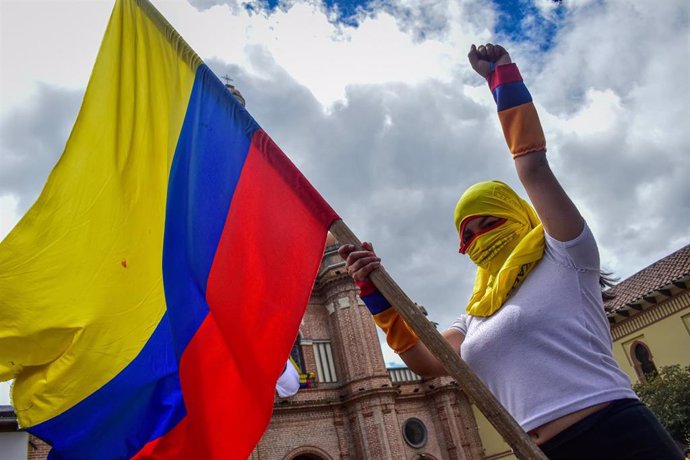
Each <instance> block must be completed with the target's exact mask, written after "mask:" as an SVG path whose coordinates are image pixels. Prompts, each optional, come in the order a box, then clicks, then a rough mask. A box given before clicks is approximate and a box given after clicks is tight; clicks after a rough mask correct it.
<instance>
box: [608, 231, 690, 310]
mask: <svg viewBox="0 0 690 460" xmlns="http://www.w3.org/2000/svg"><path fill="white" fill-rule="evenodd" d="M688 275H690V244H689V245H687V246H685V247H683V248H681V249H679V250H677V251H676V252H674V253H673V254H669V255H668V256H666V257H664V258H663V259H661V260H658V261H656V262H654V263H653V264H652V265H650V266H649V267H647V268H644V269H642V270H640V271H639V272H637V273H635V274H634V275H632V276H631V277H630V278H627V279H625V280H623V281H621V282H620V283H618V284H617V285H616V286H614V287H613V288H611V290H610V291H609V292H610V293H612V294H614V295H615V296H616V297H615V298H614V299H612V300H609V301H608V302H606V304H605V306H606V309H607V310H609V311H615V310H617V309H619V308H620V307H622V306H624V305H626V304H628V303H634V302H635V301H636V300H638V299H640V298H641V297H642V296H645V295H647V294H649V293H651V292H652V291H655V290H656V289H659V288H662V287H664V286H667V285H668V284H669V283H671V282H672V281H675V280H678V279H679V278H684V277H687V276H688Z"/></svg>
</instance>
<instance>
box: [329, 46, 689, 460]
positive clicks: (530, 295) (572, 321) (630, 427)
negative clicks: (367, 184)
mask: <svg viewBox="0 0 690 460" xmlns="http://www.w3.org/2000/svg"><path fill="white" fill-rule="evenodd" d="M468 58H469V62H470V64H471V66H472V68H473V69H474V70H475V71H476V72H477V73H478V74H479V75H481V76H482V77H484V78H486V80H487V81H488V83H489V87H490V89H491V91H492V93H493V96H494V99H495V100H496V104H497V106H498V116H499V119H500V122H501V125H502V128H503V133H504V136H505V138H506V142H507V144H508V148H509V149H510V151H511V153H512V154H513V157H514V162H515V168H516V170H517V174H518V177H519V179H520V182H521V183H522V184H523V186H524V188H525V190H526V191H527V194H528V196H529V199H530V201H531V203H532V205H533V206H534V207H532V205H530V204H529V203H528V202H527V201H525V200H523V199H522V198H520V197H519V196H518V195H517V194H516V193H515V192H514V191H513V190H512V189H511V188H510V187H508V186H507V185H506V184H504V183H502V182H497V181H489V182H481V183H478V184H475V185H473V186H471V187H470V188H469V189H467V190H466V191H465V192H464V193H463V194H462V196H461V197H460V200H459V201H458V203H457V206H456V209H455V216H454V221H455V228H456V229H457V231H458V234H459V237H460V253H462V254H467V255H468V256H469V257H470V259H471V260H472V261H473V262H474V263H475V264H476V265H477V273H476V278H475V285H474V289H473V291H472V295H471V297H470V300H469V302H468V305H467V312H466V313H465V314H462V315H460V317H459V318H458V319H457V320H456V321H455V322H454V323H453V324H452V325H451V327H450V328H449V329H448V330H446V331H445V332H443V336H444V338H445V339H446V340H447V341H448V343H449V344H450V345H451V346H452V347H453V349H455V350H458V352H459V353H460V355H461V356H462V358H463V359H464V360H465V362H467V364H468V365H469V366H470V367H471V368H472V370H473V371H474V372H475V373H476V374H477V376H478V377H479V378H480V379H481V380H482V381H483V382H484V383H485V384H486V386H487V387H488V388H489V390H490V391H491V392H492V393H493V394H494V395H495V396H496V398H497V399H498V400H499V401H500V402H501V404H503V406H505V408H506V409H507V410H508V412H509V413H510V414H511V415H512V416H513V417H514V418H515V419H516V421H517V422H518V423H519V424H520V426H521V427H522V428H523V429H524V430H525V431H526V432H527V433H529V435H530V436H531V437H532V439H533V440H534V441H535V443H536V444H537V445H538V446H540V448H541V449H542V450H543V451H544V453H545V454H546V455H547V456H548V457H549V458H551V459H579V460H583V459H587V460H592V459H616V460H620V459H635V460H640V459H650V460H651V459H654V460H664V459H669V460H678V459H680V458H682V454H681V452H680V451H679V450H678V448H677V446H676V445H675V444H674V442H673V440H672V439H671V437H670V435H669V434H668V433H667V432H666V431H665V430H664V428H663V427H662V426H661V425H660V424H659V422H658V420H657V419H656V418H655V416H654V415H653V414H652V413H651V412H650V411H649V409H648V408H647V407H646V406H644V405H643V404H642V403H641V402H640V401H639V399H638V397H637V395H636V394H635V393H634V392H633V390H632V389H631V385H630V381H629V379H628V377H627V376H626V375H625V374H624V373H623V371H621V369H620V368H619V367H618V365H617V363H616V361H615V360H614V358H613V355H612V349H611V347H612V343H611V334H610V329H609V323H608V321H607V318H606V315H605V313H604V307H603V302H602V298H601V289H600V285H599V277H600V265H599V253H598V250H597V245H596V242H595V240H594V237H593V236H592V233H591V231H590V229H589V228H588V226H587V224H586V222H585V221H584V219H583V218H582V216H581V215H580V213H579V212H578V210H577V208H576V207H575V205H574V204H573V202H572V201H571V200H570V198H569V197H568V195H567V194H566V193H565V191H564V190H563V188H562V187H561V186H560V184H559V183H558V181H557V180H556V177H555V176H554V174H553V173H552V171H551V169H550V167H549V164H548V162H547V159H546V141H545V139H544V133H543V131H542V128H541V124H540V122H539V118H538V115H537V112H536V109H535V107H534V104H533V103H532V98H531V96H530V93H529V92H528V90H527V88H526V87H525V85H524V83H523V81H522V77H521V75H520V72H519V70H518V68H517V66H516V65H515V64H514V63H512V62H511V59H510V56H509V54H508V53H507V51H506V50H505V49H504V48H503V47H501V46H499V45H495V46H494V45H491V44H487V45H482V46H479V47H475V45H472V48H471V50H470V52H469V55H468ZM363 246H364V248H363V249H356V248H355V247H354V246H352V245H343V246H341V247H340V255H341V256H342V257H343V259H345V260H346V267H347V270H348V272H349V273H350V274H351V275H352V276H353V278H354V279H355V281H356V282H357V284H358V285H359V287H360V290H361V292H360V296H361V297H362V299H363V300H364V302H365V303H366V305H367V307H369V309H370V311H371V312H372V314H373V316H374V320H375V322H376V323H377V325H379V327H381V328H382V329H383V330H384V332H385V333H386V337H387V342H388V344H389V346H390V347H391V348H393V350H394V351H396V352H397V353H398V354H399V355H400V357H401V358H402V360H403V361H404V362H405V363H406V364H407V365H408V366H409V368H410V369H411V370H412V371H414V372H416V373H418V374H420V375H424V376H440V375H446V374H447V373H446V371H445V369H444V367H443V365H442V363H441V362H439V360H438V359H437V358H436V357H435V356H434V355H433V354H432V353H431V352H430V351H429V350H428V349H427V348H426V346H424V344H422V343H421V342H420V341H419V340H418V338H417V337H416V335H415V334H414V332H412V330H411V329H410V328H409V327H408V325H407V324H406V323H405V321H404V320H403V319H402V317H401V316H399V314H398V313H397V311H396V310H395V308H392V307H391V305H390V304H389V303H388V301H387V300H386V299H385V298H384V297H383V296H382V295H381V294H380V293H379V292H378V291H377V290H376V288H375V287H374V286H373V284H372V283H371V282H370V281H369V280H368V275H369V273H371V272H372V271H373V270H375V269H376V268H378V267H379V266H380V264H381V260H380V258H378V257H377V256H376V254H375V253H374V250H373V247H372V246H371V244H370V243H364V245H363Z"/></svg>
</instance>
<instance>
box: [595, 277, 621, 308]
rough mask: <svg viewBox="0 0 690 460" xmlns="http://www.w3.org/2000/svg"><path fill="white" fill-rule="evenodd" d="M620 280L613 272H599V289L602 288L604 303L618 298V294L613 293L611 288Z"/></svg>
mask: <svg viewBox="0 0 690 460" xmlns="http://www.w3.org/2000/svg"><path fill="white" fill-rule="evenodd" d="M618 280H619V279H618V278H616V277H615V276H613V273H611V272H605V271H603V270H601V271H600V272H599V287H601V298H602V299H603V301H604V302H608V301H609V300H613V299H615V298H616V294H614V293H613V292H611V288H612V287H614V286H615V285H616V283H617V282H618Z"/></svg>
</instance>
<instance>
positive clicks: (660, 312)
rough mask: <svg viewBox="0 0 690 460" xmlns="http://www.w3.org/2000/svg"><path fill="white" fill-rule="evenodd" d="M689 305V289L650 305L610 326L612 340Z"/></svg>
mask: <svg viewBox="0 0 690 460" xmlns="http://www.w3.org/2000/svg"><path fill="white" fill-rule="evenodd" d="M688 306H690V291H686V292H684V293H683V294H682V295H679V296H676V297H673V298H670V299H668V300H665V301H663V302H661V303H659V304H656V305H654V306H651V307H649V308H647V309H645V310H643V311H641V312H639V313H637V314H636V315H633V316H631V317H629V318H626V319H625V320H623V321H620V322H617V323H616V324H614V325H612V326H611V336H612V337H613V340H614V341H615V340H619V339H621V338H623V337H625V336H627V335H630V334H633V333H635V332H637V331H639V330H640V329H643V328H645V327H647V326H649V325H650V324H652V323H655V322H657V321H660V320H662V319H664V318H667V317H669V316H671V315H672V314H674V313H677V312H679V311H681V310H683V309H684V308H687V307H688Z"/></svg>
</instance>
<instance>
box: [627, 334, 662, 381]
mask: <svg viewBox="0 0 690 460" xmlns="http://www.w3.org/2000/svg"><path fill="white" fill-rule="evenodd" d="M630 356H631V358H632V361H633V365H634V367H635V372H636V373H637V378H639V379H640V381H641V382H646V381H647V380H648V379H651V378H654V377H656V376H657V375H659V372H658V371H657V370H656V365H655V364H654V356H652V352H651V351H650V350H649V347H648V346H647V345H646V344H644V343H643V342H640V341H635V342H633V344H632V345H631V346H630Z"/></svg>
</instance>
